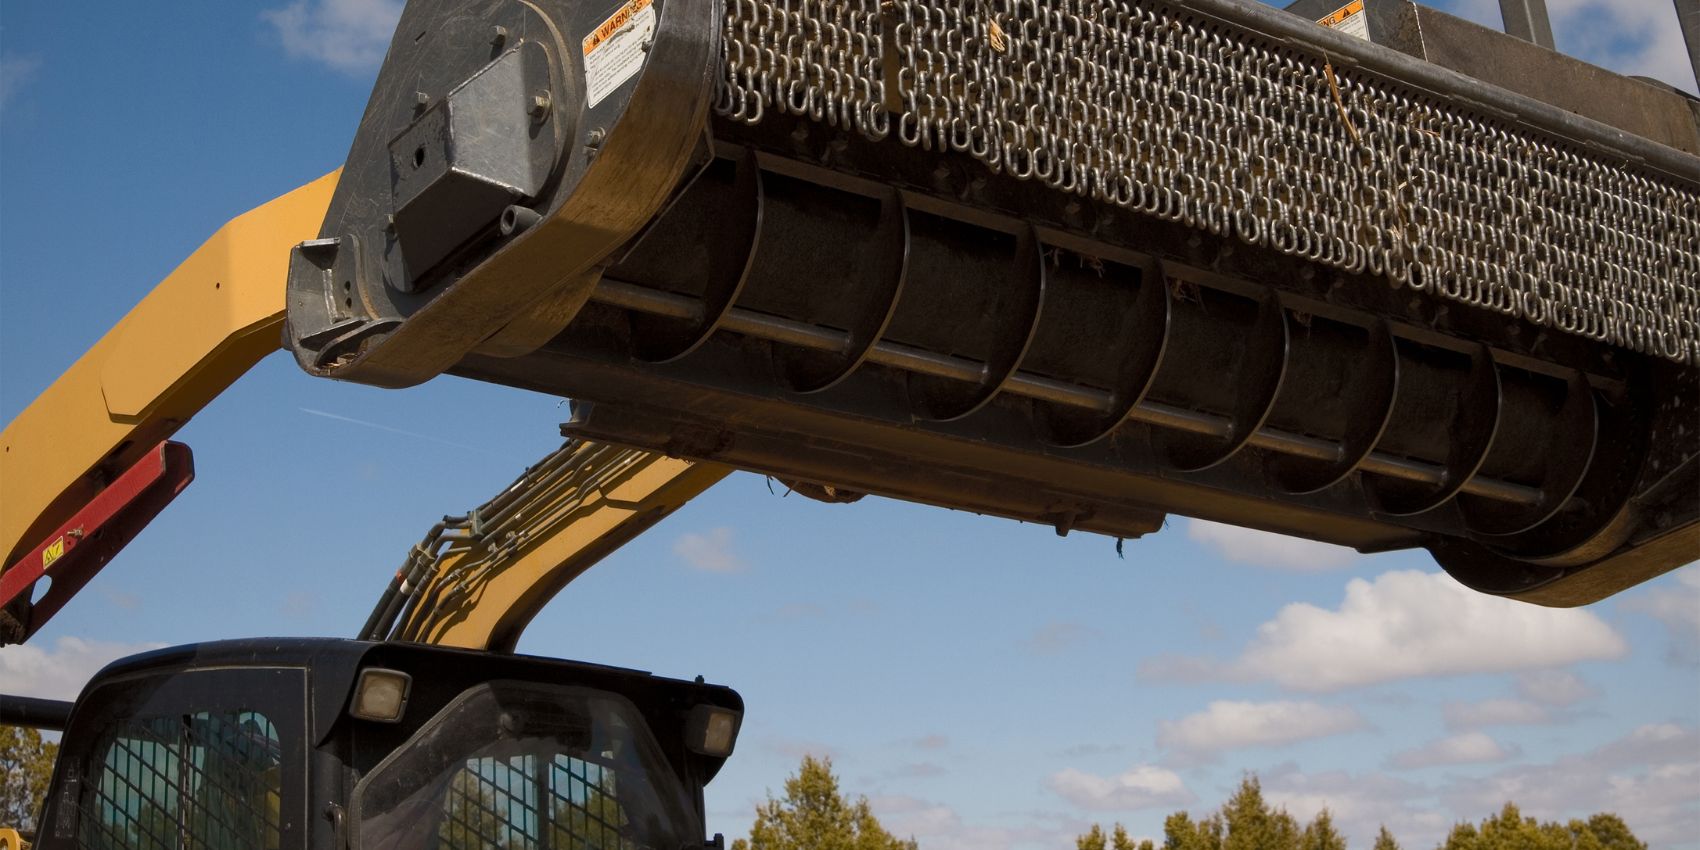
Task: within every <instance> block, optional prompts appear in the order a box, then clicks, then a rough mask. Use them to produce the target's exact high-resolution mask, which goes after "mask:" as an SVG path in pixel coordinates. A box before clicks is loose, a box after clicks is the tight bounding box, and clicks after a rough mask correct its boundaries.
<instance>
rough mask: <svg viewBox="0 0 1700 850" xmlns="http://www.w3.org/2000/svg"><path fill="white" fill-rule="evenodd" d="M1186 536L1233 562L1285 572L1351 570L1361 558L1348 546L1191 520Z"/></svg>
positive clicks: (1188, 522) (1187, 526)
mask: <svg viewBox="0 0 1700 850" xmlns="http://www.w3.org/2000/svg"><path fill="white" fill-rule="evenodd" d="M1186 536H1187V537H1188V538H1189V539H1191V540H1194V541H1196V542H1198V543H1202V544H1204V545H1205V546H1208V547H1210V548H1211V549H1214V550H1216V552H1217V554H1219V555H1221V556H1222V557H1224V558H1227V559H1228V560H1230V561H1236V562H1238V563H1242V564H1250V565H1252V566H1255V567H1267V568H1269V569H1272V570H1282V571H1284V572H1293V573H1320V572H1327V571H1329V570H1337V569H1340V568H1342V567H1349V566H1351V565H1352V563H1353V562H1355V561H1357V560H1358V557H1359V555H1358V553H1357V552H1354V551H1352V550H1351V549H1347V548H1346V547H1344V546H1335V545H1332V544H1329V543H1317V542H1316V541H1314V540H1303V539H1301V538H1298V537H1288V536H1287V535H1285V534H1272V533H1270V532H1267V531H1258V530H1256V529H1251V528H1240V527H1239V526H1234V525H1223V524H1221V523H1217V522H1208V521H1205V520H1201V519H1189V520H1187V525H1186Z"/></svg>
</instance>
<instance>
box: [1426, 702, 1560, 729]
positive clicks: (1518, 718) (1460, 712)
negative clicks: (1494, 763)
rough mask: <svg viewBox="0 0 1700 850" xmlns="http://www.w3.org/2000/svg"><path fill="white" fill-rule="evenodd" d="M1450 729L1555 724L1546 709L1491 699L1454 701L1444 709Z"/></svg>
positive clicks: (1529, 703) (1550, 713) (1534, 705)
mask: <svg viewBox="0 0 1700 850" xmlns="http://www.w3.org/2000/svg"><path fill="white" fill-rule="evenodd" d="M1441 714H1442V716H1444V717H1445V718H1446V726H1447V728H1449V729H1480V728H1482V727H1483V726H1533V725H1537V724H1541V723H1551V722H1553V716H1552V712H1551V711H1550V710H1548V709H1547V707H1546V706H1543V705H1538V704H1536V703H1532V702H1529V701H1528V700H1521V699H1504V698H1500V699H1488V700H1482V701H1481V702H1451V703H1447V704H1446V707H1445V708H1443V709H1441Z"/></svg>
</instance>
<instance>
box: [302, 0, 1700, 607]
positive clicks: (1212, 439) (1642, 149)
mask: <svg viewBox="0 0 1700 850" xmlns="http://www.w3.org/2000/svg"><path fill="white" fill-rule="evenodd" d="M1382 2H1383V3H1384V4H1392V3H1394V2H1399V0H1382ZM1407 5H1408V4H1407ZM1422 14H1424V15H1428V14H1431V13H1429V12H1428V11H1427V10H1422ZM1448 20H1451V19H1448ZM1457 23H1460V24H1461V23H1462V22H1457ZM1378 26H1379V25H1378ZM1464 26H1468V25H1464ZM1481 32H1484V33H1485V32H1487V31H1485V30H1482V31H1481ZM1411 52H1413V51H1407V53H1411ZM1407 53H1400V52H1398V51H1396V50H1394V49H1391V48H1389V47H1385V46H1382V45H1379V44H1375V43H1371V42H1369V41H1364V40H1360V39H1356V38H1352V37H1350V36H1348V35H1342V34H1339V33H1336V32H1332V31H1330V30H1327V29H1324V28H1322V27H1318V26H1316V25H1315V24H1313V23H1311V22H1310V21H1307V20H1305V19H1302V18H1298V17H1294V16H1291V15H1287V14H1285V13H1282V12H1279V11H1275V10H1271V9H1268V8H1266V7H1263V6H1261V5H1259V4H1256V3H1251V2H1244V1H1243V0H1192V1H1191V2H1188V3H1161V2H1152V0H1133V2H1109V0H1019V2H1018V0H984V2H960V0H897V2H889V0H887V1H886V2H881V0H845V2H834V3H818V2H803V0H728V2H726V3H725V4H722V3H719V2H706V0H689V2H687V0H628V2H625V3H616V2H612V0H610V2H563V0H556V2H544V3H518V2H510V0H486V2H476V3H474V2H436V3H430V2H423V0H415V2H412V3H410V4H409V6H408V8H407V11H406V12H405V13H404V16H403V19H402V23H401V26H400V28H399V30H398V32H397V36H396V40H395V42H394V44H393V45H392V47H391V51H390V55H389V58H388V60H387V61H386V63H385V66H384V70H383V72H382V73H381V75H380V78H379V81H378V85H377V89H376V91H375V92H374V94H373V99H372V104H371V106H370V107H369V108H368V112H367V115H366V118H365V121H364V122H363V124H362V128H361V132H360V134H359V136H358V137H357V138H356V141H355V145H354V149H353V151H352V153H351V155H350V159H349V162H348V165H347V168H346V170H345V172H344V176H343V183H342V186H341V187H340V188H339V190H338V195H337V200H336V202H335V203H334V204H333V206H332V210H331V213H330V216H329V218H328V219H327V221H326V224H325V228H324V230H323V232H322V234H321V236H323V237H324V238H322V239H320V240H318V241H315V242H310V243H306V244H304V245H302V246H301V247H300V248H299V249H297V252H296V256H295V258H294V262H293V263H292V267H291V281H290V293H291V301H290V342H291V344H292V346H293V348H294V350H295V352H296V354H297V357H298V358H299V359H300V361H301V363H302V365H303V366H304V367H305V368H307V369H308V370H309V371H312V372H314V373H316V374H324V375H329V376H332V377H337V378H344V379H349V380H356V381H363V382H368V383H374V384H380V385H386V386H401V385H407V384H411V383H417V382H419V381H423V380H427V379H429V378H430V377H432V376H434V375H436V374H439V373H441V372H444V371H450V372H454V373H456V374H461V375H466V376H470V377H474V378H479V379H483V380H489V381H496V382H500V383H505V384H510V385H514V386H520V387H528V388H532V389H537V390H540V391H544V392H550V393H556V394H561V395H567V396H571V397H572V398H574V399H575V400H577V401H578V402H580V404H579V405H578V407H577V410H576V414H575V417H574V421H573V423H572V424H571V426H570V427H571V429H572V430H573V432H574V433H575V434H577V435H579V436H583V437H587V438H592V439H597V440H603V441H608V442H615V443H621V444H625V445H632V446H637V447H641V448H648V449H652V450H657V451H664V452H668V453H671V454H676V455H679V456H683V457H687V458H694V459H703V460H716V461H720V462H724V463H729V464H732V465H736V466H741V467H745V468H750V469H757V470H761V471H764V472H769V473H773V474H778V475H782V476H785V477H787V478H790V479H797V480H802V481H812V482H820V483H827V484H832V485H835V486H836V487H837V488H839V489H840V490H844V489H850V490H865V491H868V492H875V493H881V494H886V495H891V496H896V497H900V498H905V499H911V500H916V501H921V502H928V503H934V504H940V505H946V506H949V507H954V508H961V509H967V510H975V511H980V512H985V513H991V514H997V515H1002V516H1008V517H1013V518H1018V519H1023V520H1029V521H1035V522H1043V523H1046V524H1048V525H1052V526H1054V527H1056V529H1057V530H1058V531H1059V532H1067V531H1069V530H1071V529H1076V528H1078V529H1084V530H1088V531H1095V532H1100V533H1104V534H1110V535H1116V536H1122V537H1136V536H1139V535H1141V534H1143V533H1146V532H1148V531H1154V530H1156V529H1157V528H1159V527H1160V526H1161V524H1162V521H1163V518H1164V515H1165V514H1166V513H1168V512H1175V513H1180V514H1185V515H1188V516H1194V517H1202V518H1207V519H1212V520H1217V521H1223V522H1229V523H1234V524H1238V525H1244V526H1251V527H1256V528H1263V529H1268V530H1273V531H1280V532H1284V533H1288V534H1296V535H1299V536H1303V537H1309V538H1313V539H1318V540H1326V541H1329V542H1334V543H1340V544H1344V545H1349V546H1353V547H1356V548H1358V549H1361V550H1365V551H1375V550H1384V549H1394V548H1406V547H1414V546H1423V547H1427V548H1428V549H1430V550H1431V551H1432V552H1433V553H1434V554H1435V557H1436V558H1437V560H1439V561H1440V563H1441V564H1442V565H1443V566H1444V567H1446V568H1447V569H1448V570H1449V571H1451V572H1452V573H1453V574H1454V575H1455V576H1457V577H1458V578H1460V579H1461V580H1462V581H1464V582H1465V583H1467V584H1469V585H1471V586H1472V587H1476V588H1478V589H1481V590H1484V591H1487V592H1492V593H1500V594H1505V595H1511V596H1515V597H1518V598H1522V599H1526V600H1529V601H1533V602H1538V603H1542V604H1553V605H1571V604H1580V603H1584V602H1589V601H1592V600H1594V599H1598V598H1601V597H1603V596H1606V595H1609V594H1610V593H1613V592H1616V591H1617V590H1621V589H1622V588H1624V587H1628V586H1630V585H1632V584H1635V583H1636V582H1639V581H1642V580H1644V579H1646V578H1649V577H1651V576H1653V575H1657V574H1658V573H1660V572H1664V571H1666V570H1669V569H1672V568H1674V567H1675V566H1678V565H1680V564H1682V563H1684V562H1686V561H1688V560H1690V559H1692V558H1694V557H1695V555H1696V554H1697V553H1700V461H1696V459H1695V456H1696V454H1700V437H1697V436H1696V433H1695V429H1696V427H1700V408H1697V406H1696V402H1695V395H1696V393H1697V392H1700V378H1697V376H1700V368H1697V364H1700V160H1697V159H1696V158H1695V157H1694V156H1693V153H1692V149H1690V150H1688V151H1685V150H1681V149H1679V148H1681V147H1682V144H1683V142H1682V140H1683V139H1684V138H1687V137H1686V136H1684V135H1683V133H1684V132H1687V130H1692V129H1693V128H1694V127H1695V126H1700V121H1695V120H1689V119H1693V118H1694V116H1695V115H1696V114H1700V113H1696V112H1695V110H1694V109H1693V106H1692V104H1691V103H1690V102H1689V101H1687V100H1684V99H1683V98H1682V97H1681V96H1679V95H1675V94H1672V93H1670V92H1665V91H1662V90H1654V89H1652V88H1651V87H1650V86H1649V87H1647V92H1646V93H1643V94H1645V95H1646V96H1647V97H1648V98H1651V99H1652V100H1650V101H1649V102H1656V103H1660V104H1665V105H1670V106H1672V108H1677V109H1681V110H1685V111H1684V112H1683V113H1682V114H1680V115H1678V116H1676V119H1677V120H1676V122H1675V125H1673V126H1675V127H1676V129H1675V130H1672V131H1671V132H1670V133H1669V134H1667V135H1666V136H1664V137H1661V139H1659V140H1657V141H1654V140H1650V139H1648V138H1646V137H1644V136H1642V135H1638V134H1636V133H1635V132H1630V131H1628V130H1625V129H1622V128H1620V127H1614V126H1611V125H1609V124H1607V123H1602V121H1598V120H1593V119H1591V118H1588V117H1583V116H1580V115H1578V114H1575V112H1573V111H1571V110H1570V109H1568V108H1567V109H1560V108H1557V107H1555V106H1552V105H1549V104H1546V103H1543V102H1541V101H1538V100H1534V99H1531V98H1530V97H1528V96H1525V95H1522V94H1517V93H1514V92H1513V91H1511V90H1509V89H1508V88H1505V87H1503V86H1506V85H1512V83H1513V82H1514V81H1507V80H1504V79H1499V80H1498V82H1499V83H1500V85H1490V84H1487V83H1484V82H1482V81H1480V80H1477V79H1473V78H1471V77H1468V76H1464V75H1462V74H1459V73H1457V72H1455V71H1453V70H1448V69H1446V68H1442V67H1440V66H1438V65H1435V64H1430V63H1428V62H1424V61H1419V60H1418V59H1416V58H1413V56H1411V55H1407ZM1554 55H1555V56H1556V54H1554ZM1558 58H1562V57H1558ZM1574 67H1582V68H1587V66H1581V65H1580V63H1575V62H1574V61H1573V60H1564V63H1555V64H1554V65H1553V67H1552V68H1550V69H1538V70H1542V71H1543V72H1548V73H1568V72H1569V71H1567V70H1566V69H1572V68H1574ZM1587 70H1588V73H1589V74H1590V75H1602V74H1604V73H1605V72H1602V71H1599V70H1598V69H1592V68H1588V69H1587ZM1607 76H1609V75H1607ZM1612 79H1613V80H1616V81H1618V82H1617V83H1614V84H1617V85H1623V86H1628V84H1629V83H1633V82H1634V81H1627V80H1624V78H1615V77H1614V78H1612ZM1636 85H1642V84H1639V83H1637V84H1636ZM1512 87H1513V88H1515V86H1514V85H1513V86H1512ZM1624 90H1625V91H1633V92H1640V89H1634V88H1633V87H1629V88H1625V89H1624ZM1660 98H1663V100H1659V99H1660ZM1683 116H1687V118H1683ZM1607 118H1608V119H1609V116H1607ZM1683 120H1689V124H1688V125H1682V121H1683ZM1685 126H1686V127H1687V129H1686V130H1685V129H1684V127H1685ZM1690 135H1692V136H1693V137H1694V138H1700V133H1691V134H1690ZM1673 139H1674V140H1675V141H1673ZM1673 144H1675V145H1676V147H1672V145H1673Z"/></svg>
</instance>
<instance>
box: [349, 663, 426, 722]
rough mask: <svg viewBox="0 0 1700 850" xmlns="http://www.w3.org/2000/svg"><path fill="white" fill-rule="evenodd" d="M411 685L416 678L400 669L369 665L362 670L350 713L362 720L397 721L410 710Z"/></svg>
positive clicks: (355, 688)
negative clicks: (408, 701) (408, 707)
mask: <svg viewBox="0 0 1700 850" xmlns="http://www.w3.org/2000/svg"><path fill="white" fill-rule="evenodd" d="M412 686H413V677H412V676H409V675H407V674H406V673H403V672H401V671H400V670H385V669H383V668H381V667H368V668H366V669H364V670H361V671H360V682H359V683H358V684H356V685H355V686H354V702H353V704H351V705H350V706H349V707H348V713H349V714H351V715H353V716H355V717H358V718H360V719H361V720H376V721H378V722H379V723H395V722H397V721H399V720H401V715H402V712H405V711H407V692H408V690H409V689H410V688H411V687H412Z"/></svg>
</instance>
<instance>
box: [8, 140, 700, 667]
mask: <svg viewBox="0 0 1700 850" xmlns="http://www.w3.org/2000/svg"><path fill="white" fill-rule="evenodd" d="M337 177H338V175H337V174H336V173H332V174H329V175H326V176H325V177H322V178H320V179H318V180H316V181H314V182H312V183H309V184H307V185H305V186H302V187H300V188H298V189H296V190H295V191H293V192H290V193H289V194H286V195H284V196H282V197H280V198H277V199H276V200H273V201H271V202H269V203H267V204H265V205H264V206H261V207H259V208H257V209H255V210H253V211H251V212H248V213H246V214H244V215H242V216H239V217H237V218H235V219H233V220H231V221H230V222H229V223H228V224H226V225H225V226H224V227H222V228H220V229H219V231H218V232H217V233H215V234H214V235H213V236H212V238H210V239H208V240H207V241H206V243H205V244H203V245H202V246H201V247H200V248H199V249H197V250H196V251H195V253H194V254H192V255H190V257H189V258H188V259H187V260H185V261H184V262H183V264H182V265H180V266H178V268H177V269H176V270H175V271H173V272H172V273H171V274H170V275H169V276H168V277H166V278H165V280H164V281H162V282H161V283H160V284H159V285H158V286H157V287H155V288H154V290H153V291H152V292H150V293H148V295H147V296H146V297H144V298H143V299H142V301H141V303H139V304H137V305H136V307H135V309H133V310H131V311H130V313H129V314H128V315H126V316H125V317H124V319H123V320H122V321H120V322H119V323H118V324H117V326H115V327H114V328H113V329H112V330H111V331H109V332H108V333H107V334H106V336H104V337H102V338H101V340H100V341H99V342H98V343H96V344H95V345H94V346H93V347H92V348H90V349H89V351H88V352H87V353H85V354H84V355H83V356H82V357H81V358H79V359H78V360H77V362H76V363H75V364H74V365H73V366H72V367H71V368H70V369H68V370H67V371H66V372H65V374H64V375H62V376H60V378H59V379H58V380H56V381H54V383H53V384H52V385H51V386H49V387H48V388H47V390H46V391H44V392H43V393H42V394H41V395H40V396H39V397H38V398H37V399H36V400H35V401H34V402H32V403H31V404H30V405H29V407H27V408H25V409H24V411H23V412H22V413H20V414H19V415H18V417H17V418H16V419H14V420H13V421H12V422H11V423H9V424H8V425H7V426H6V428H5V431H4V432H0V447H3V451H0V551H4V552H5V553H6V558H5V560H4V561H3V562H0V573H4V572H5V571H6V569H7V568H8V567H9V566H10V565H13V564H16V563H20V559H25V556H27V555H34V554H35V552H36V550H37V549H39V548H41V546H42V543H43V541H44V540H47V539H48V538H50V537H52V536H53V535H54V534H55V533H56V532H57V530H58V529H60V527H61V526H62V525H65V524H66V521H67V519H69V518H71V517H73V516H75V515H78V512H79V511H80V510H82V509H83V508H84V506H86V505H89V504H90V503H91V502H93V501H94V500H95V499H96V497H97V496H100V495H101V493H102V492H103V491H104V490H106V489H107V487H108V485H109V484H112V483H113V482H114V481H115V480H116V479H118V478H119V476H120V474H121V473H123V472H124V471H125V470H127V469H129V468H130V467H131V466H132V465H134V464H136V463H137V462H138V461H142V460H144V459H145V457H146V456H147V455H148V453H149V451H150V450H152V449H153V448H154V447H155V446H157V445H158V444H159V443H160V442H161V441H163V440H165V439H166V438H167V437H169V436H171V435H172V434H173V433H175V432H176V431H177V429H178V428H180V427H182V425H183V423H185V422H187V421H188V420H189V418H190V417H192V416H194V415H195V414H196V413H198V412H199V411H200V410H201V409H202V408H203V407H205V406H206V405H208V404H210V403H211V402H212V400H213V399H214V398H217V397H218V395H219V394H220V393H222V392H224V390H225V389H227V388H228V387H229V386H230V385H231V384H232V383H234V382H235V381H236V380H237V379H238V378H240V377H242V375H243V374H245V373H246V372H247V371H248V370H249V369H250V368H252V367H253V366H254V364H255V363H258V362H259V361H260V359H261V358H263V357H265V356H266V355H268V354H270V353H272V352H273V351H276V350H278V349H279V348H280V346H281V333H280V331H281V329H282V325H283V321H284V316H285V302H284V296H285V287H284V281H285V277H286V266H287V263H288V258H289V252H290V249H291V248H292V247H294V246H295V245H297V244H299V243H300V242H302V241H305V240H309V239H313V238H315V236H316V235H317V233H318V229H319V226H320V223H321V222H322V221H323V219H324V217H325V211H326V208H327V206H328V204H329V203H330V198H331V194H332V192H333V191H334V190H335V188H336V183H337ZM569 448H570V449H571V450H570V451H569V450H568V449H563V451H562V452H558V453H556V455H552V456H551V457H550V458H549V459H546V460H545V461H544V462H543V463H540V464H539V465H538V466H537V467H534V468H533V470H532V471H530V472H528V473H527V476H526V477H524V478H522V479H521V480H520V481H519V482H516V484H515V486H514V487H513V488H510V490H509V491H507V492H505V493H504V494H503V495H502V496H500V497H498V498H497V499H496V500H493V501H492V502H491V506H495V508H498V509H499V510H498V509H492V510H490V511H488V512H486V513H484V514H483V515H480V514H478V513H476V512H475V513H474V514H473V515H472V516H473V517H475V518H477V522H475V523H468V524H466V525H465V527H463V528H447V529H445V531H446V532H447V533H446V534H445V535H443V537H442V543H443V547H442V548H441V550H440V551H433V552H432V553H431V554H432V556H433V557H432V558H431V559H429V560H428V561H420V562H419V563H420V565H421V566H428V567H429V568H430V569H429V570H428V571H426V572H424V573H422V575H421V577H420V578H418V579H416V580H415V582H414V583H413V584H412V585H408V586H406V588H405V589H406V591H407V592H406V593H403V594H399V595H398V604H397V607H396V608H395V610H394V611H392V612H391V613H392V615H401V614H403V613H405V615H406V617H405V619H404V620H402V621H401V622H399V623H393V624H392V625H393V626H394V629H393V634H391V633H390V632H389V630H388V629H386V632H385V633H384V634H380V635H375V636H376V637H391V636H393V637H398V638H405V639H408V640H415V641H421V642H426V643H440V644H447V645H452V646H460V647H467V648H480V649H499V648H511V647H512V646H513V644H514V642H515V641H517V639H518V636H519V632H520V630H522V629H523V628H524V627H525V624H526V623H527V622H529V621H530V619H531V617H532V616H533V615H535V614H536V612H537V611H538V610H539V609H541V608H542V606H543V605H544V604H545V603H546V602H547V601H548V600H549V598H550V597H552V596H554V594H555V593H556V592H557V591H558V590H560V588H561V587H563V586H564V585H565V584H566V583H567V582H569V581H571V580H572V579H573V578H574V577H576V576H577V575H578V574H580V573H582V572H583V571H584V570H586V569H588V568H589V567H590V566H591V565H593V564H594V563H595V562H596V561H597V560H599V559H601V558H602V557H603V556H604V555H606V554H608V553H609V552H611V551H613V550H614V549H616V548H618V547H619V546H620V545H621V544H623V543H625V542H626V541H627V540H630V539H631V538H632V537H635V536H636V535H638V534H639V533H641V532H642V531H643V530H645V529H647V528H649V527H650V526H652V525H654V524H655V523H656V522H659V521H660V520H661V519H662V518H663V517H665V516H667V515H668V514H670V513H672V512H673V511H674V510H676V509H677V508H678V507H680V506H681V505H683V504H684V503H685V502H687V501H689V500H690V499H691V498H693V497H695V496H696V495H697V494H698V493H701V492H702V491H703V490H705V489H707V488H708V487H710V486H712V485H713V484H714V483H715V482H717V481H719V480H720V479H721V478H723V477H725V476H726V474H727V473H728V472H729V471H730V470H729V469H728V468H726V467H722V466H718V465H715V464H695V463H691V462H690V461H684V460H678V459H675V458H668V457H665V456H663V455H658V454H651V453H648V452H641V451H635V450H629V449H614V448H610V447H607V446H601V445H591V444H583V443H578V444H572V445H570V447H569ZM487 507H489V506H487ZM144 521H145V520H144ZM475 532H476V533H475ZM417 551H422V550H416V552H417ZM25 560H26V561H27V560H28V559H25ZM415 560H417V559H410V564H412V563H414V562H415ZM97 568H98V567H97ZM405 569H406V568H404V571H405ZM47 574H49V575H52V572H51V571H48V573H47ZM405 578H406V576H398V586H397V588H395V589H397V590H399V589H401V586H400V584H401V580H402V579H405ZM27 599H28V597H27V595H26V596H25V597H24V599H23V600H20V601H19V603H18V604H23V605H27ZM402 602H405V603H407V607H406V609H405V612H404V611H403V609H402V608H401V605H400V603H402ZM22 619H23V620H24V621H26V622H27V620H28V618H27V616H26V617H24V618H22ZM38 619H43V618H38ZM39 625H40V623H39V622H38V623H35V624H34V626H35V627H39ZM33 631H34V628H26V629H25V630H24V634H28V633H29V632H33ZM363 636H364V635H363ZM0 642H3V636H0Z"/></svg>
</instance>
